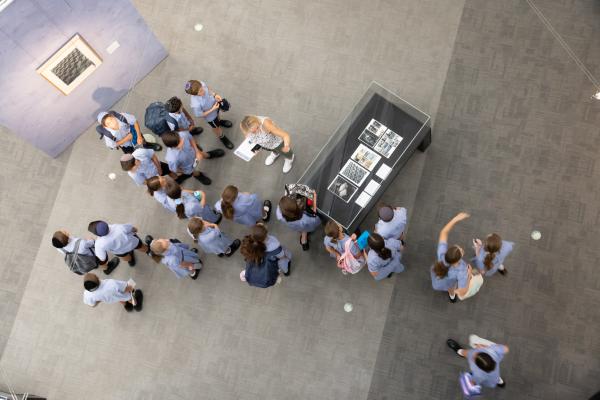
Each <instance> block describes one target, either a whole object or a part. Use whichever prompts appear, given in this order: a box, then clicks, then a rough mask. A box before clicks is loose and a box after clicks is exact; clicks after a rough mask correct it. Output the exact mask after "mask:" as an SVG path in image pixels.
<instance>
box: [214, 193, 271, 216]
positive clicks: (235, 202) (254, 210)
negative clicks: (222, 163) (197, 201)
mask: <svg viewBox="0 0 600 400" xmlns="http://www.w3.org/2000/svg"><path fill="white" fill-rule="evenodd" d="M215 209H216V210H217V211H218V212H220V213H222V214H223V216H224V217H225V218H226V219H228V220H231V221H233V222H237V223H238V224H242V225H247V226H252V225H254V224H256V223H257V222H259V221H261V220H262V221H264V222H267V221H268V220H269V218H270V216H271V201H269V200H265V201H264V202H263V203H262V204H261V201H260V197H259V196H258V195H257V194H256V193H247V192H240V191H239V190H238V188H237V187H235V186H233V185H229V186H227V187H225V189H223V193H222V194H221V199H220V200H219V201H217V202H216V203H215Z"/></svg>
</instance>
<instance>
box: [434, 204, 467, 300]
mask: <svg viewBox="0 0 600 400" xmlns="http://www.w3.org/2000/svg"><path fill="white" fill-rule="evenodd" d="M467 218H469V214H467V213H464V212H461V213H458V214H457V215H456V216H455V217H454V218H452V219H451V220H450V222H448V223H447V224H446V225H445V226H444V227H443V228H442V230H441V231H440V236H439V240H438V250H437V261H436V262H435V264H434V265H433V267H431V284H432V286H433V288H434V289H435V290H447V291H448V297H449V298H450V302H452V303H455V302H456V301H457V297H456V295H457V294H458V295H460V296H464V295H465V294H467V292H468V290H469V279H470V273H469V268H470V266H468V265H467V263H465V262H464V261H463V260H462V257H463V255H464V254H465V252H464V250H463V249H462V247H460V246H458V245H453V246H451V247H448V234H449V233H450V231H451V230H452V228H454V225H456V224H457V223H458V222H460V221H462V220H464V219H467Z"/></svg>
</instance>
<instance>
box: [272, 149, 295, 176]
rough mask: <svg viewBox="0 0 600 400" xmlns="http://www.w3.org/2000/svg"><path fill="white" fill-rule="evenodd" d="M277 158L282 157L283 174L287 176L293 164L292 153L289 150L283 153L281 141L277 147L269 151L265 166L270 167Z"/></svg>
mask: <svg viewBox="0 0 600 400" xmlns="http://www.w3.org/2000/svg"><path fill="white" fill-rule="evenodd" d="M279 156H283V157H284V158H285V161H284V163H283V173H284V174H287V173H288V172H290V170H291V169H292V163H293V162H294V151H293V150H292V149H289V150H288V151H287V152H285V151H283V141H282V142H281V143H280V144H279V146H277V147H275V148H274V149H271V154H269V156H268V157H267V158H266V160H265V165H271V164H273V163H274V162H275V160H277V159H278V158H279Z"/></svg>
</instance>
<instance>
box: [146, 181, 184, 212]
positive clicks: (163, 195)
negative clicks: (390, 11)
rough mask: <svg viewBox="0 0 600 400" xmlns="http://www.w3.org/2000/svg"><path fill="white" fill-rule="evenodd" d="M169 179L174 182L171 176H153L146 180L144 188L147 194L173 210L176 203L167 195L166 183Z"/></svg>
mask: <svg viewBox="0 0 600 400" xmlns="http://www.w3.org/2000/svg"><path fill="white" fill-rule="evenodd" d="M169 181H171V182H173V183H176V182H175V181H174V180H173V179H172V178H171V177H168V176H154V177H152V178H150V179H147V180H146V188H147V189H148V194H149V195H150V196H152V197H153V198H154V200H156V201H158V202H159V203H160V205H161V206H163V207H164V208H166V209H167V210H169V211H171V212H175V208H176V206H177V205H176V204H175V201H174V200H172V199H171V198H169V196H167V192H166V190H167V183H168V182H169Z"/></svg>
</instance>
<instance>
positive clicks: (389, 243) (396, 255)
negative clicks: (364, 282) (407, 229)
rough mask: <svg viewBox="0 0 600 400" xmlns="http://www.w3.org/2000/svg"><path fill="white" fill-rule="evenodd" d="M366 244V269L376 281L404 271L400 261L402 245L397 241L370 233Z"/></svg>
mask: <svg viewBox="0 0 600 400" xmlns="http://www.w3.org/2000/svg"><path fill="white" fill-rule="evenodd" d="M368 243H369V253H368V254H367V267H368V268H369V272H370V273H371V275H372V276H373V278H375V280H376V281H380V280H382V279H384V278H389V277H391V276H392V275H393V274H394V273H399V272H402V271H404V265H403V264H402V262H401V261H400V260H401V259H402V253H401V250H402V243H400V240H399V239H392V238H390V239H384V238H383V237H382V236H381V235H380V234H378V233H371V234H370V235H369V239H368Z"/></svg>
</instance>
